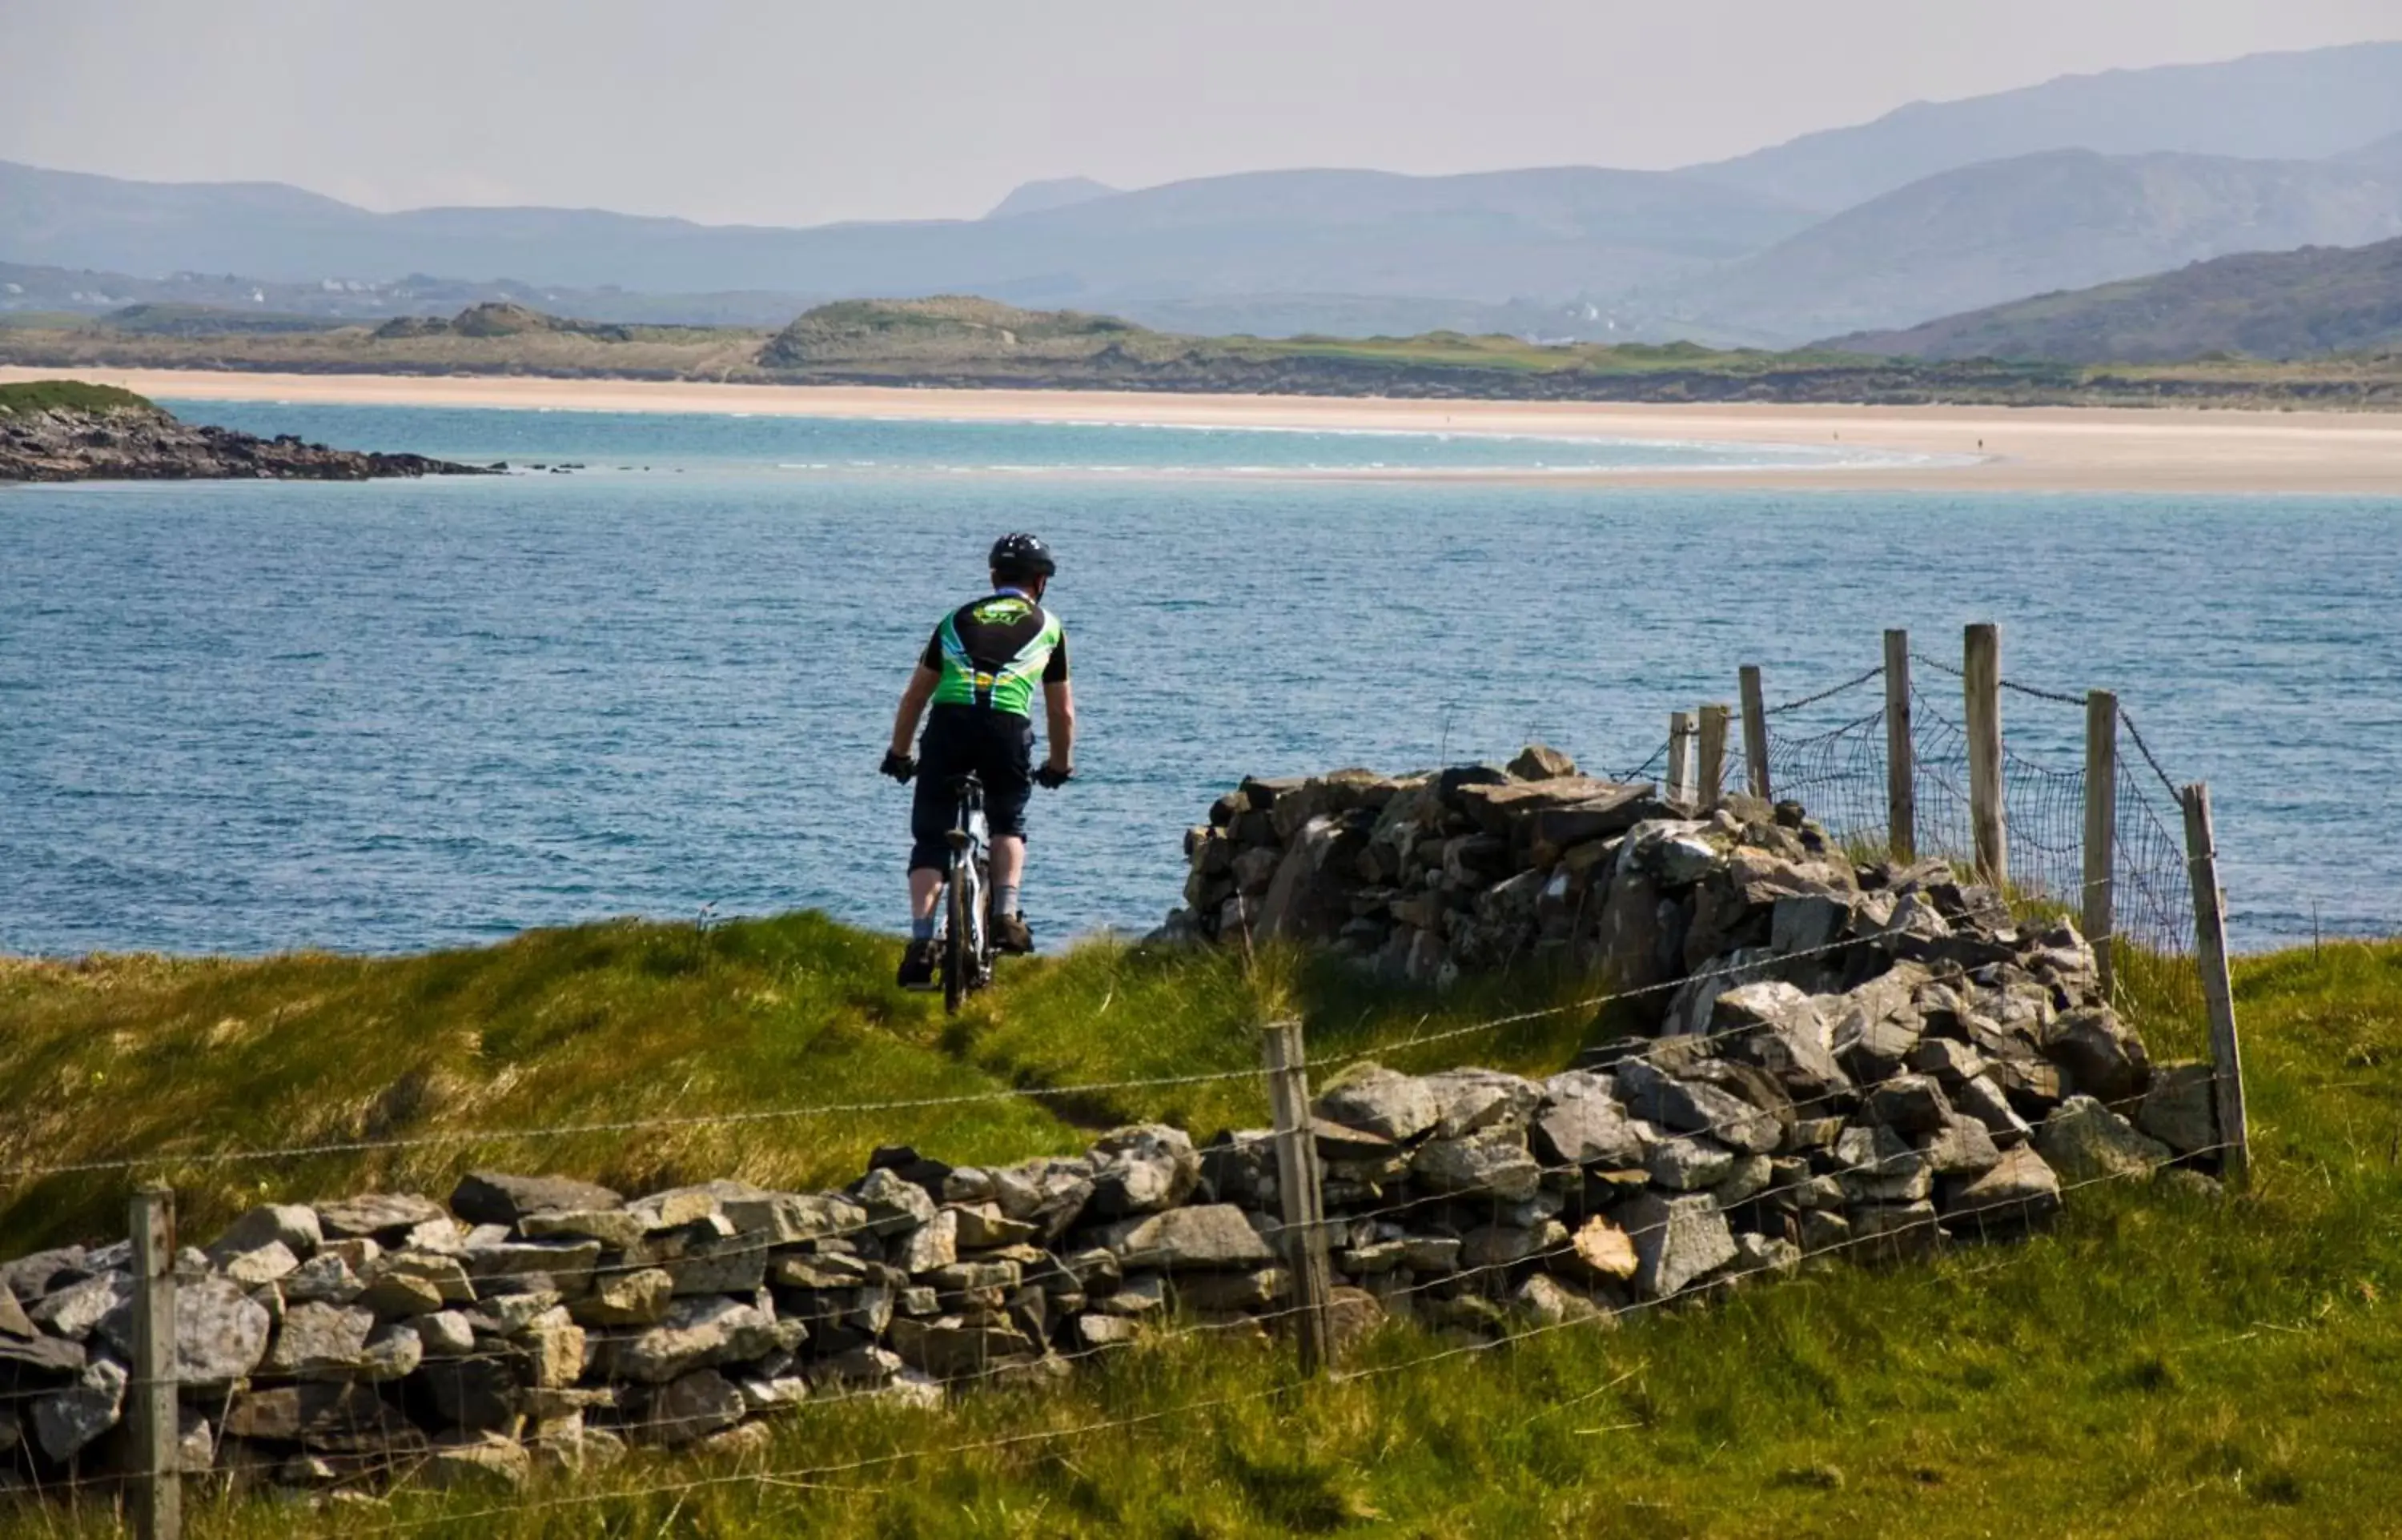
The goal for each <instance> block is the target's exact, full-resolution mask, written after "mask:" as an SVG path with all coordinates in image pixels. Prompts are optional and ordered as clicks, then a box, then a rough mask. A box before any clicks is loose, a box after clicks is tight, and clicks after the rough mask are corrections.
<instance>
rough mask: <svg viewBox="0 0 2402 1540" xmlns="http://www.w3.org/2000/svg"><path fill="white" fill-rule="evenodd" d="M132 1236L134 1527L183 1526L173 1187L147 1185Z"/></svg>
mask: <svg viewBox="0 0 2402 1540" xmlns="http://www.w3.org/2000/svg"><path fill="white" fill-rule="evenodd" d="M126 1222H127V1228H128V1230H129V1231H131V1234H132V1237H133V1374H132V1384H131V1393H132V1394H131V1396H129V1397H128V1401H127V1405H126V1419H127V1423H128V1426H129V1431H130V1432H131V1435H132V1445H133V1447H132V1451H131V1454H132V1459H131V1465H132V1481H131V1486H132V1493H131V1495H132V1499H133V1533H135V1534H137V1535H139V1536H141V1537H142V1540H176V1537H177V1536H179V1535H181V1534H182V1533H184V1478H183V1470H182V1464H183V1462H182V1458H181V1451H179V1449H178V1448H177V1433H178V1431H179V1430H178V1429H177V1427H176V1423H175V1194H174V1193H173V1190H171V1189H167V1188H163V1187H145V1188H144V1189H141V1190H140V1191H138V1192H136V1193H135V1194H134V1195H133V1201H132V1202H131V1203H130V1204H128V1205H127V1211H126Z"/></svg>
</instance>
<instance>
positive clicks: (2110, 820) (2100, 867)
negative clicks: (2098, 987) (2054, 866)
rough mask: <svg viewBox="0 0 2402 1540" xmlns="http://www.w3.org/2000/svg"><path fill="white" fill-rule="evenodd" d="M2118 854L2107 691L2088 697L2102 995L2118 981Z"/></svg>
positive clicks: (2091, 915) (2092, 864) (2088, 887)
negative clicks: (2113, 957)
mask: <svg viewBox="0 0 2402 1540" xmlns="http://www.w3.org/2000/svg"><path fill="white" fill-rule="evenodd" d="M2118 853H2119V697H2118V696H2117V695H2115V694H2111V693H2110V692H2109V691H2107V690H2093V691H2089V692H2087V694H2086V696H2085V910H2084V925H2085V939H2086V940H2087V941H2088V942H2091V943H2092V947H2093V967H2094V969H2095V970H2096V973H2097V975H2098V977H2099V978H2100V980H2101V983H2102V997H2103V998H2104V999H2105V1000H2106V999H2109V998H2111V997H2112V995H2113V989H2112V983H2113V981H2114V980H2115V979H2116V977H2117V973H2116V970H2115V968H2114V966H2113V964H2112V962H2111V953H2112V951H2113V949H2114V948H2115V946H2116V944H2117V930H2118V920H2117V917H2116V914H2115V913H2114V909H2115V905H2116V900H2117V896H2118V875H2117V873H2118Z"/></svg>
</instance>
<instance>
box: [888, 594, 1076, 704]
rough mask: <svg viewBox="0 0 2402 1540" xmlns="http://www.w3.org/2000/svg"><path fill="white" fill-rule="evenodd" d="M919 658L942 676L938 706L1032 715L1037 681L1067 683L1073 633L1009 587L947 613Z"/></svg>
mask: <svg viewBox="0 0 2402 1540" xmlns="http://www.w3.org/2000/svg"><path fill="white" fill-rule="evenodd" d="M918 661H920V662H921V663H923V664H924V665H925V666H926V667H929V668H932V669H933V670H934V671H935V672H936V673H938V674H940V675H941V676H942V681H941V682H940V683H938V684H937V685H935V686H934V704H935V705H936V706H981V707H987V708H990V709H992V710H995V711H1003V712H1007V713H1008V714H1010V715H1011V716H1017V717H1026V718H1028V719H1031V718H1032V716H1033V714H1034V681H1037V680H1041V681H1042V682H1043V683H1045V684H1060V683H1064V682H1065V681H1067V678H1068V633H1067V631H1066V630H1065V629H1063V628H1062V627H1061V626H1060V625H1059V617H1058V616H1056V615H1054V614H1052V613H1051V612H1049V611H1047V610H1045V609H1043V608H1042V606H1041V605H1039V604H1037V603H1035V602H1034V601H1033V600H1032V599H1030V598H1027V597H1026V596H1025V595H1023V594H1020V593H1017V592H1015V590H1013V589H1007V588H1004V589H1002V590H1001V592H1000V593H997V594H994V595H992V596H991V597H990V598H980V599H975V600H973V601H972V602H970V603H967V604H962V605H960V606H959V608H958V609H957V610H954V611H952V612H950V613H949V614H947V615H946V616H944V617H943V623H942V624H941V625H940V626H935V627H934V635H933V637H932V639H930V640H929V641H928V642H927V643H926V652H925V655H924V656H923V657H922V658H920V659H919V660H918Z"/></svg>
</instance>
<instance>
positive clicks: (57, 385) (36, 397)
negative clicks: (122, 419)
mask: <svg viewBox="0 0 2402 1540" xmlns="http://www.w3.org/2000/svg"><path fill="white" fill-rule="evenodd" d="M158 409H159V408H158V407H157V406H153V405H151V403H150V401H149V399H148V398H147V397H145V396H138V395H135V394H134V393H133V392H131V391H120V390H118V389H117V387H116V386H114V385H87V384H85V383H84V382H83V381H81V380H79V379H29V380H27V381H25V382H24V383H23V384H21V385H0V417H10V416H14V415H17V414H20V413H21V414H24V415H27V416H31V415H32V414H33V413H35V412H56V411H71V412H155V411H157V410H158Z"/></svg>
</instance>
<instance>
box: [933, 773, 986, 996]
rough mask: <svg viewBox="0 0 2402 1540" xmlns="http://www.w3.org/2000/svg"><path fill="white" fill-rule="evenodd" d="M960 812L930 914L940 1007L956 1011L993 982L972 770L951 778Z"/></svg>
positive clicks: (981, 828)
mask: <svg viewBox="0 0 2402 1540" xmlns="http://www.w3.org/2000/svg"><path fill="white" fill-rule="evenodd" d="M951 789H952V791H953V792H954V793H956V794H957V796H958V798H959V810H958V812H957V813H956V814H954V815H953V817H952V819H951V831H950V833H949V835H948V836H947V838H948V839H949V840H950V844H951V859H950V865H949V866H948V868H947V869H946V870H945V872H944V873H943V891H942V894H941V896H940V897H939V898H938V899H937V900H936V909H935V913H937V914H940V915H942V917H943V919H942V930H941V932H940V935H939V937H938V939H937V940H936V942H935V945H936V947H937V949H938V951H939V954H940V959H941V961H940V969H941V972H942V976H943V1010H944V1011H946V1012H947V1013H949V1014H951V1015H954V1016H956V1015H958V1014H959V1005H960V1002H962V1001H964V1000H965V999H966V998H967V997H969V996H970V995H972V994H973V993H975V991H977V990H979V989H982V988H983V987H984V986H985V985H987V984H988V983H992V964H993V958H994V956H995V954H994V952H993V946H992V916H991V914H990V905H991V901H992V899H991V895H992V841H991V839H990V836H989V833H988V832H987V829H986V827H985V817H984V782H983V780H982V779H980V778H979V777H977V776H976V774H975V772H973V771H970V772H968V773H967V774H966V775H964V776H959V777H956V778H954V779H953V780H952V782H951Z"/></svg>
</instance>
